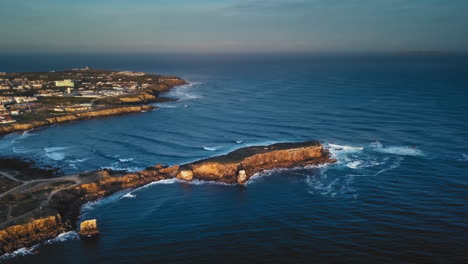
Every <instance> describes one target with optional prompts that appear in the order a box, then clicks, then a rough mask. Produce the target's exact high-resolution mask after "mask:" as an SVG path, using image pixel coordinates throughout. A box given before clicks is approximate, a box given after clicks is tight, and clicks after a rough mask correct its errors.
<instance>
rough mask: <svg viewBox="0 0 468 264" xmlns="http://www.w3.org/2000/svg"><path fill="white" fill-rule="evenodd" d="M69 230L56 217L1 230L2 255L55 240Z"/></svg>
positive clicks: (0, 253) (0, 248)
mask: <svg viewBox="0 0 468 264" xmlns="http://www.w3.org/2000/svg"><path fill="white" fill-rule="evenodd" d="M67 228H68V227H67V226H65V225H64V224H63V223H62V219H61V217H60V215H56V216H50V217H47V218H42V219H37V220H34V221H33V222H31V223H28V224H24V225H16V226H11V227H8V228H6V229H4V230H0V255H2V254H5V253H8V252H12V251H14V250H17V249H20V248H23V247H31V246H33V245H35V244H38V243H40V242H43V241H45V240H48V239H51V238H54V237H56V236H58V235H59V234H60V233H62V232H64V231H65V230H66V229H67Z"/></svg>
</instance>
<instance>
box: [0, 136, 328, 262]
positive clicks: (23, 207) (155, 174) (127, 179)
mask: <svg viewBox="0 0 468 264" xmlns="http://www.w3.org/2000/svg"><path fill="white" fill-rule="evenodd" d="M333 162H335V160H334V159H333V158H331V157H330V154H329V152H328V150H327V149H324V148H323V146H322V145H321V144H320V143H319V142H318V141H308V142H301V143H279V144H273V145H269V146H254V147H246V148H241V149H238V150H236V151H233V152H231V153H228V154H226V155H222V156H217V157H213V158H208V159H204V160H200V161H197V162H193V163H188V164H183V165H174V166H171V167H168V166H164V165H161V164H158V165H155V166H152V167H148V168H146V169H145V170H143V171H140V172H132V173H128V172H122V171H120V172H115V171H109V170H100V171H93V172H86V173H81V174H78V175H70V176H59V177H54V175H52V174H53V172H52V171H45V172H43V173H45V175H52V176H51V177H50V178H31V176H29V178H28V176H27V175H31V174H27V175H24V172H23V173H22V172H20V171H18V170H16V169H15V167H12V168H10V170H9V171H3V172H2V174H1V175H0V177H1V178H2V180H4V181H6V182H8V183H9V184H8V185H6V186H7V187H5V189H4V190H3V189H2V193H1V194H0V204H1V206H2V207H3V208H0V213H1V215H0V228H2V230H0V255H1V254H5V253H9V252H13V251H15V250H17V249H20V248H23V247H31V246H33V245H35V244H38V243H41V242H43V241H45V240H47V239H51V238H54V237H56V236H57V235H59V234H60V233H62V232H65V231H71V230H75V229H76V226H77V221H78V219H79V216H80V210H81V207H82V206H83V205H84V204H85V203H88V202H91V201H96V200H98V199H101V198H104V197H107V196H109V195H112V194H114V193H116V192H119V191H122V190H126V189H133V188H138V187H141V186H144V185H146V184H149V183H151V182H155V181H160V180H165V179H174V178H176V179H179V180H180V181H187V182H190V181H193V180H204V181H217V182H224V183H230V184H238V185H244V184H245V183H246V182H247V181H248V180H249V179H250V178H251V177H252V176H253V175H255V174H256V173H261V172H263V171H266V170H271V169H275V168H292V167H299V166H307V165H319V164H326V163H333ZM31 169H34V168H31Z"/></svg>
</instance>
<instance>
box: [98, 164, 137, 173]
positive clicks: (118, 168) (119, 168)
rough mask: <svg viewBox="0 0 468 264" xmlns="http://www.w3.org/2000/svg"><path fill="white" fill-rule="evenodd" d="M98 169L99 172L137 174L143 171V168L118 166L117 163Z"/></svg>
mask: <svg viewBox="0 0 468 264" xmlns="http://www.w3.org/2000/svg"><path fill="white" fill-rule="evenodd" d="M100 169H101V170H113V171H128V172H137V171H141V170H143V169H144V168H141V167H125V166H120V165H119V162H114V163H112V164H111V165H110V166H103V167H100Z"/></svg>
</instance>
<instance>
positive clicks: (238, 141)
mask: <svg viewBox="0 0 468 264" xmlns="http://www.w3.org/2000/svg"><path fill="white" fill-rule="evenodd" d="M242 142H244V141H242V140H236V143H237V144H242Z"/></svg>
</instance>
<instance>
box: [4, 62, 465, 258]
mask: <svg viewBox="0 0 468 264" xmlns="http://www.w3.org/2000/svg"><path fill="white" fill-rule="evenodd" d="M0 62H1V63H0V71H8V72H13V71H49V70H63V69H70V68H75V67H85V66H89V67H93V68H100V69H113V70H134V71H144V72H150V73H162V74H170V75H177V76H179V77H182V78H184V79H186V80H187V81H189V82H190V84H188V85H185V86H181V87H177V88H175V89H174V90H172V91H170V92H168V93H167V94H166V96H168V97H173V98H177V99H179V100H178V101H175V102H167V103H158V104H155V105H157V106H158V107H159V108H158V109H157V110H155V111H150V112H146V113H138V114H131V115H126V116H118V117H111V118H103V119H94V120H86V121H80V122H74V123H68V124H61V125H55V126H53V127H48V128H42V129H37V130H32V131H27V132H24V133H15V134H10V135H7V136H4V137H2V138H0V155H1V156H18V157H27V158H32V159H34V160H36V161H37V162H38V163H39V164H42V165H54V166H58V167H60V168H61V170H62V171H64V172H65V173H71V174H72V173H78V172H83V171H87V170H96V169H100V168H112V169H126V170H141V169H144V168H145V167H148V166H151V165H154V164H159V163H162V164H167V165H174V164H181V163H187V162H191V161H195V160H199V159H203V158H207V157H211V156H216V155H221V154H225V153H228V152H230V151H232V150H235V149H237V148H241V147H245V146H253V145H265V144H272V143H276V142H285V141H305V140H313V139H317V140H319V141H321V142H322V143H323V144H324V145H325V146H326V147H327V148H329V149H330V151H331V153H332V154H333V156H334V157H335V158H336V159H337V160H338V162H337V163H336V164H333V165H326V166H319V167H312V168H295V169H288V170H284V169H282V170H274V171H269V172H265V173H262V174H258V175H256V176H255V177H254V178H253V179H252V180H251V181H250V182H249V183H248V184H247V185H246V186H244V187H242V186H234V185H226V184H218V183H209V182H201V181H195V182H193V183H182V182H179V181H174V180H165V181H161V182H157V183H153V184H150V185H147V186H145V187H142V188H139V189H136V190H126V191H122V192H120V193H118V194H115V195H113V196H111V197H108V198H105V199H103V200H100V201H97V202H95V203H91V204H87V205H86V206H85V207H83V209H82V218H83V219H88V218H96V219H97V220H98V225H99V229H100V231H101V235H100V237H99V239H97V240H94V241H87V240H80V239H79V238H78V236H77V234H76V233H73V232H70V233H67V234H63V235H61V236H60V237H58V238H56V239H54V240H53V241H50V242H48V243H44V244H43V245H41V246H38V247H36V248H35V249H33V250H30V251H28V250H20V251H18V252H16V253H15V254H12V255H10V256H7V257H2V258H0V262H4V263H70V264H71V263H100V264H104V263H211V262H218V263H219V262H223V263H312V262H319V263H322V262H323V263H363V262H371V263H389V262H393V263H395V262H396V263H461V262H466V261H467V260H468V254H467V253H466V245H467V244H468V221H467V219H468V57H466V56H455V55H404V54H400V55H375V54H374V55H332V54H325V55H324V54H322V55H320V54H315V55H304V54H294V55H286V54H283V55H268V54H262V55H256V54H244V55H241V54H237V55H235V54H231V55H214V54H207V55H189V54H184V55H182V54H174V55H157V54H132V55H130V54H128V55H122V54H108V55H73V54H70V55H20V56H13V55H1V56H0Z"/></svg>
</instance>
